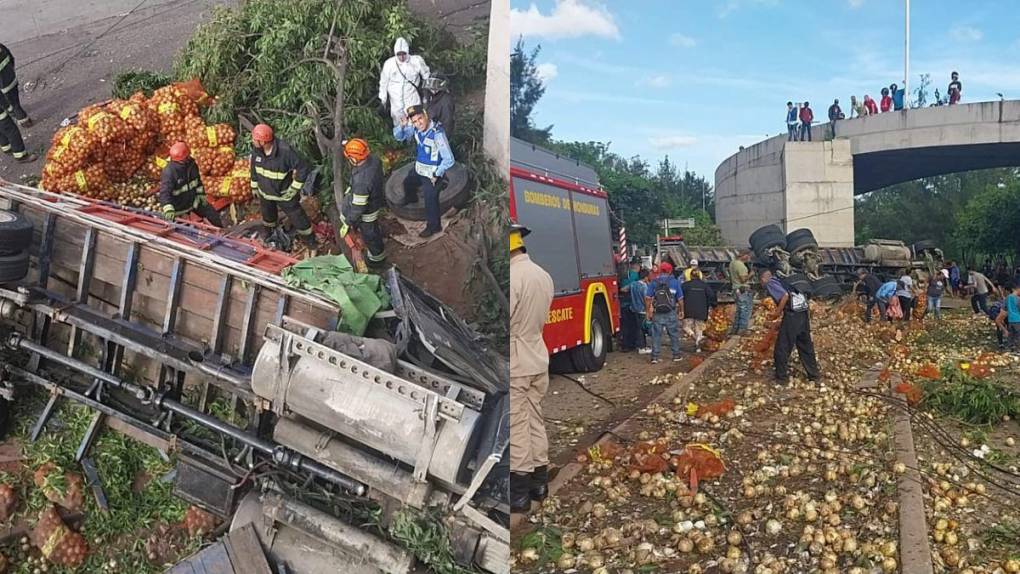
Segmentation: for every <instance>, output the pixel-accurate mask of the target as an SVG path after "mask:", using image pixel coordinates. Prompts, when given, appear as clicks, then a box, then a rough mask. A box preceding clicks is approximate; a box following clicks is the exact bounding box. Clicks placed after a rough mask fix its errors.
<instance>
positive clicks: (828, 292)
mask: <svg viewBox="0 0 1020 574" xmlns="http://www.w3.org/2000/svg"><path fill="white" fill-rule="evenodd" d="M811 290H812V292H813V295H812V296H813V297H814V298H815V299H838V298H840V297H842V296H843V286H842V285H840V283H839V281H838V280H837V279H836V278H835V277H833V276H832V275H825V276H823V277H821V278H819V279H816V280H814V281H812V282H811Z"/></svg>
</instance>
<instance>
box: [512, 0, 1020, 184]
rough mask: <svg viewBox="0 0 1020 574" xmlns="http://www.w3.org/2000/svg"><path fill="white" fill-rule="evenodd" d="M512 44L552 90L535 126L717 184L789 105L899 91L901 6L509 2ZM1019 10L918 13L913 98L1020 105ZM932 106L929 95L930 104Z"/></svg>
mask: <svg viewBox="0 0 1020 574" xmlns="http://www.w3.org/2000/svg"><path fill="white" fill-rule="evenodd" d="M510 7H511V19H510V21H511V24H510V25H511V38H512V41H513V42H516V41H517V38H518V37H520V36H521V35H523V36H524V41H525V45H526V46H528V47H529V48H531V47H534V46H535V45H537V44H541V46H542V51H541V54H540V56H539V58H538V62H539V64H540V67H541V72H542V73H543V74H544V75H545V77H546V87H547V90H546V94H545V97H544V98H543V99H542V101H541V102H540V103H539V105H538V108H537V111H536V120H537V124H538V125H539V126H545V125H548V124H553V125H554V126H555V127H554V129H553V135H554V137H556V138H557V139H563V140H585V141H587V140H599V141H610V142H612V146H611V148H610V149H612V150H613V151H615V152H617V153H620V154H623V155H625V156H631V155H641V156H642V157H644V158H645V159H646V160H650V161H651V162H652V163H657V161H658V160H659V159H660V158H662V157H663V156H664V155H667V154H668V155H669V157H670V159H671V160H673V161H674V162H675V163H677V164H679V165H680V166H681V167H682V166H684V165H685V164H686V165H688V166H689V168H690V169H691V170H693V171H696V172H697V173H699V174H700V175H702V176H704V177H706V178H708V180H709V181H710V182H711V181H713V180H714V174H715V168H716V167H717V166H718V164H719V163H720V162H721V161H722V160H724V159H725V158H726V157H728V156H729V155H731V154H733V153H735V152H736V151H737V149H738V147H739V146H740V145H747V144H750V143H754V142H756V141H758V140H760V139H762V138H764V137H765V136H766V135H770V136H771V135H775V134H777V133H779V132H780V131H784V130H785V126H784V119H785V111H786V109H785V108H786V102H787V101H788V100H793V101H805V100H807V101H809V102H811V107H812V108H813V109H814V112H815V118H824V117H825V113H826V110H827V108H828V106H829V104H831V103H832V100H833V98H839V100H840V103H841V104H842V106H843V109H844V112H846V113H847V114H849V109H848V104H849V101H850V96H851V95H852V94H853V95H856V96H857V97H858V99H862V98H863V96H864V94H869V95H871V96H872V97H873V98H876V99H878V97H879V96H880V94H879V90H880V89H881V88H882V87H883V86H888V85H889V84H891V83H894V82H895V83H902V79H903V23H904V22H903V2H902V0H900V1H897V0H817V1H816V0H797V1H794V0H699V1H694V0H675V1H668V0H632V1H627V2H625V1H621V0H615V1H603V2H597V1H595V0H534V1H532V0H526V1H522V0H510ZM1018 8H1020V5H1018V3H1017V2H1016V0H974V1H972V2H962V1H960V0H955V1H943V0H913V1H912V2H911V47H910V56H911V58H910V74H911V78H910V84H911V90H913V88H915V87H916V86H917V84H918V80H919V75H920V74H921V73H929V74H930V75H931V80H932V85H931V88H930V89H929V94H931V93H933V92H934V89H935V88H938V89H939V91H940V92H942V93H944V92H945V90H946V84H948V82H949V73H950V72H951V71H952V70H957V71H959V72H960V80H961V81H962V82H963V102H964V103H966V102H975V101H983V100H992V99H998V96H996V92H1002V93H1003V94H1004V95H1005V96H1006V98H1007V99H1020V10H1018ZM929 98H931V95H929Z"/></svg>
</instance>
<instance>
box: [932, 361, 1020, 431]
mask: <svg viewBox="0 0 1020 574" xmlns="http://www.w3.org/2000/svg"><path fill="white" fill-rule="evenodd" d="M923 389H924V399H923V400H922V403H921V404H922V405H923V406H924V407H925V408H929V409H931V410H934V411H936V412H938V413H940V414H943V415H946V416H949V417H952V418H955V419H957V420H960V421H963V422H966V423H970V424H977V425H991V424H994V423H998V422H1000V421H1002V420H1003V417H1006V416H1009V417H1015V416H1017V415H1018V414H1020V396H1017V394H1016V393H1015V392H1013V391H1011V390H1010V389H1008V388H1006V387H1004V386H1003V385H1001V384H999V383H998V382H996V381H993V380H991V379H975V378H973V377H971V376H969V375H967V374H966V373H964V372H963V371H961V370H960V369H958V368H957V367H956V366H952V365H947V366H945V367H943V369H942V379H941V380H938V381H928V382H925V383H924V384H923Z"/></svg>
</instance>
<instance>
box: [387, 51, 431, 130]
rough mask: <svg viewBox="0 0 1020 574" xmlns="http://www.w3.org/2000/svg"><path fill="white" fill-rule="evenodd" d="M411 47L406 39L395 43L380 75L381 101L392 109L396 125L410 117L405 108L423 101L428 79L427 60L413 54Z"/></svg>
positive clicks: (391, 114)
mask: <svg viewBox="0 0 1020 574" xmlns="http://www.w3.org/2000/svg"><path fill="white" fill-rule="evenodd" d="M410 51H411V46H410V44H408V42H407V40H405V39H404V38H397V41H396V42H394V43H393V56H392V57H391V58H389V59H387V60H386V62H385V63H384V64H383V67H382V73H381V74H379V101H380V102H381V105H382V106H384V107H388V108H389V112H390V117H391V118H393V127H397V126H399V125H400V122H401V121H402V120H405V119H407V116H406V115H405V114H406V111H407V109H408V108H410V107H411V106H417V105H418V104H420V103H421V90H422V89H424V87H425V80H427V79H429V74H430V72H429V67H428V65H427V64H426V63H425V59H424V58H422V57H421V56H418V55H413V56H412V55H411V53H410Z"/></svg>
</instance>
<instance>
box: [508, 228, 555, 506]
mask: <svg viewBox="0 0 1020 574" xmlns="http://www.w3.org/2000/svg"><path fill="white" fill-rule="evenodd" d="M529 233H531V230H530V229H528V228H527V227H524V226H523V225H518V224H516V223H515V224H511V225H510V512H527V511H528V510H530V509H531V501H532V500H537V501H541V500H542V499H544V498H545V497H546V495H547V494H548V486H547V483H548V480H549V438H548V436H547V435H546V432H545V420H544V419H543V418H542V400H543V399H544V398H545V393H546V391H547V390H548V389H549V350H548V348H547V347H546V346H545V341H544V340H543V339H542V329H543V328H544V327H545V322H546V321H547V320H548V319H549V307H550V305H552V299H553V281H552V278H551V277H550V276H549V274H548V273H546V272H545V270H544V269H542V268H541V267H539V266H538V265H536V264H535V262H533V261H532V260H531V258H530V257H528V250H527V248H525V246H524V238H525V237H527V235H528V234H529Z"/></svg>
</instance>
